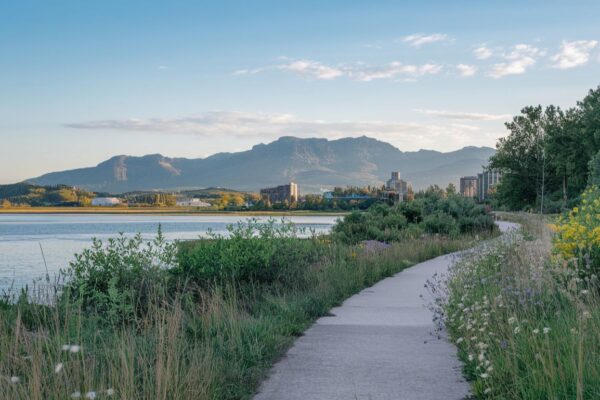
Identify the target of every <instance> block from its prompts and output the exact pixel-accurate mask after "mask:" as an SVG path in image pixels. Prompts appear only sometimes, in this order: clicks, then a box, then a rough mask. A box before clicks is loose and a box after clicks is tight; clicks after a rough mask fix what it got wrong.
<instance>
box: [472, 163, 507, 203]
mask: <svg viewBox="0 0 600 400" xmlns="http://www.w3.org/2000/svg"><path fill="white" fill-rule="evenodd" d="M501 178H502V175H501V174H500V171H496V170H484V171H483V172H482V173H480V174H477V199H478V200H479V201H484V200H485V199H487V198H488V197H489V195H490V194H491V193H493V192H494V186H496V185H497V184H498V183H499V182H500V179H501Z"/></svg>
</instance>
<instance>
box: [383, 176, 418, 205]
mask: <svg viewBox="0 0 600 400" xmlns="http://www.w3.org/2000/svg"><path fill="white" fill-rule="evenodd" d="M409 192H412V187H411V185H410V183H408V182H406V181H405V180H402V179H400V172H398V171H393V172H392V177H391V179H388V181H387V182H386V184H385V190H383V191H381V198H382V199H383V200H389V201H393V202H394V203H398V202H401V201H403V200H404V199H405V197H407V195H408V194H409Z"/></svg>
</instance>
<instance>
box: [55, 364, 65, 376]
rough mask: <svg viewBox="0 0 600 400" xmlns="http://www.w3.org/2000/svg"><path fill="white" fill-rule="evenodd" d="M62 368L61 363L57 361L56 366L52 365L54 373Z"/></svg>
mask: <svg viewBox="0 0 600 400" xmlns="http://www.w3.org/2000/svg"><path fill="white" fill-rule="evenodd" d="M62 369H63V363H58V364H56V366H55V367H54V373H55V374H58V373H59V372H60V371H62Z"/></svg>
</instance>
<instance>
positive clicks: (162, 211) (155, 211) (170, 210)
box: [0, 207, 349, 216]
mask: <svg viewBox="0 0 600 400" xmlns="http://www.w3.org/2000/svg"><path fill="white" fill-rule="evenodd" d="M3 214H7V215H8V214H10V215H14V214H100V215H125V214H127V215H132V214H133V215H241V216H244V215H245V216H343V215H347V214H349V212H348V211H304V210H298V211H223V210H196V209H191V208H182V207H164V208H141V209H131V208H113V207H31V208H6V209H0V215H3Z"/></svg>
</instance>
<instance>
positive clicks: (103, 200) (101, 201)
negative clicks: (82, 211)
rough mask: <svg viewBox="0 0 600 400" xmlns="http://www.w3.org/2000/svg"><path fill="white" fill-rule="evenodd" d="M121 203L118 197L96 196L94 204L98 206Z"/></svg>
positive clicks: (93, 200) (110, 205)
mask: <svg viewBox="0 0 600 400" xmlns="http://www.w3.org/2000/svg"><path fill="white" fill-rule="evenodd" d="M119 204H121V200H119V199H117V198H116V197H94V198H93V199H92V205H93V206H98V207H112V206H118V205H119Z"/></svg>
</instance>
